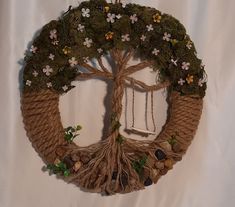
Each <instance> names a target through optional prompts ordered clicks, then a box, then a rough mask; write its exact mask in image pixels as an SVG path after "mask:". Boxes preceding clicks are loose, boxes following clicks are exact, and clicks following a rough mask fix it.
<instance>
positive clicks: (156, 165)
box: [155, 162, 165, 170]
mask: <svg viewBox="0 0 235 207" xmlns="http://www.w3.org/2000/svg"><path fill="white" fill-rule="evenodd" d="M155 167H156V168H157V169H159V170H162V169H164V167H165V165H164V163H163V162H157V163H155Z"/></svg>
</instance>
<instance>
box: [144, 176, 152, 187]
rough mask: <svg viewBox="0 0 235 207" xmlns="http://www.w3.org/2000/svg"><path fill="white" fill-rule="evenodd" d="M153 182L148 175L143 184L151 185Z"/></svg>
mask: <svg viewBox="0 0 235 207" xmlns="http://www.w3.org/2000/svg"><path fill="white" fill-rule="evenodd" d="M152 184H153V181H152V180H151V178H150V177H148V178H147V179H146V180H145V181H144V185H145V186H149V185H152Z"/></svg>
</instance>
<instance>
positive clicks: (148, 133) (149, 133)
mask: <svg viewBox="0 0 235 207" xmlns="http://www.w3.org/2000/svg"><path fill="white" fill-rule="evenodd" d="M131 130H133V131H135V132H139V133H143V134H147V135H156V132H154V131H149V130H144V129H139V128H136V127H131Z"/></svg>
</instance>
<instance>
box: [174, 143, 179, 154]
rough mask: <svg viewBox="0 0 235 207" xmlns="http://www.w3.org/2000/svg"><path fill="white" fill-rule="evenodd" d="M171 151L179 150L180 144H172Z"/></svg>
mask: <svg viewBox="0 0 235 207" xmlns="http://www.w3.org/2000/svg"><path fill="white" fill-rule="evenodd" d="M173 151H174V152H176V153H177V152H180V151H181V146H180V144H179V143H175V144H174V145H173Z"/></svg>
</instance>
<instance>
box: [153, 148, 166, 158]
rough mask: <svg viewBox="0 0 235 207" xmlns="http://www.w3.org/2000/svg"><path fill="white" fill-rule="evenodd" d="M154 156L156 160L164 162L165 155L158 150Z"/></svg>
mask: <svg viewBox="0 0 235 207" xmlns="http://www.w3.org/2000/svg"><path fill="white" fill-rule="evenodd" d="M155 156H156V158H157V159H158V160H164V159H165V158H166V154H165V153H164V152H163V151H162V150H160V149H157V150H156V151H155Z"/></svg>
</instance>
